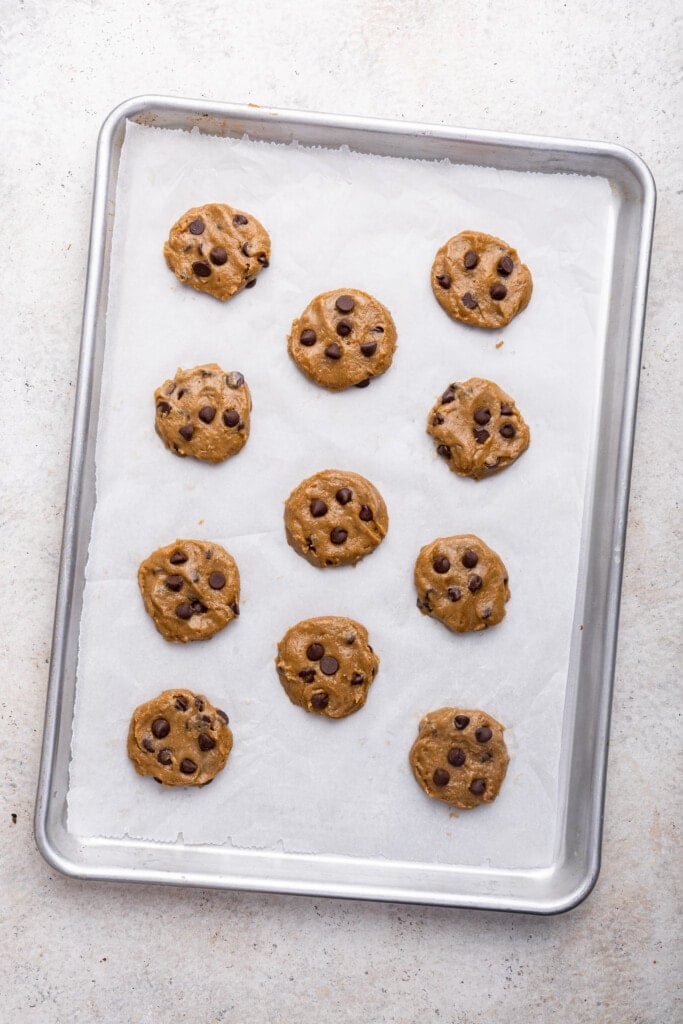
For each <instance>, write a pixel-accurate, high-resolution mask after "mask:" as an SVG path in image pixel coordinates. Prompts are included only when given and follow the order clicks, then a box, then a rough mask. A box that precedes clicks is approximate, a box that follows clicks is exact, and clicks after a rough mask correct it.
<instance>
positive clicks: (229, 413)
mask: <svg viewBox="0 0 683 1024" xmlns="http://www.w3.org/2000/svg"><path fill="white" fill-rule="evenodd" d="M239 421H240V414H239V413H238V412H237V410H236V409H226V410H225V412H224V413H223V423H225V425H226V427H236V426H237V424H238V423H239Z"/></svg>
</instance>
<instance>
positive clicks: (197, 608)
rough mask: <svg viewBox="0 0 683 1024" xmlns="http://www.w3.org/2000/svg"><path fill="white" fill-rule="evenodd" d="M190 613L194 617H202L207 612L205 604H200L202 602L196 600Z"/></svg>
mask: <svg viewBox="0 0 683 1024" xmlns="http://www.w3.org/2000/svg"><path fill="white" fill-rule="evenodd" d="M192 611H193V612H194V614H195V615H203V614H204V612H205V611H208V609H207V607H206V605H205V604H202V602H201V601H200V600H198V599H197V600H195V601H193V602H192Z"/></svg>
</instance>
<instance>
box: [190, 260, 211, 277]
mask: <svg viewBox="0 0 683 1024" xmlns="http://www.w3.org/2000/svg"><path fill="white" fill-rule="evenodd" d="M192 270H193V271H194V273H195V274H196V275H197V277H211V267H210V266H209V264H208V263H206V262H205V261H204V260H197V262H196V263H193V264H192Z"/></svg>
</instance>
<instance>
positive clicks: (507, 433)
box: [498, 423, 517, 439]
mask: <svg viewBox="0 0 683 1024" xmlns="http://www.w3.org/2000/svg"><path fill="white" fill-rule="evenodd" d="M498 433H499V434H500V436H501V437H507V438H508V439H509V438H512V437H514V436H515V434H516V433H517V431H516V430H515V428H514V426H513V425H512V423H504V424H503V426H502V427H501V428H500V430H499V431H498Z"/></svg>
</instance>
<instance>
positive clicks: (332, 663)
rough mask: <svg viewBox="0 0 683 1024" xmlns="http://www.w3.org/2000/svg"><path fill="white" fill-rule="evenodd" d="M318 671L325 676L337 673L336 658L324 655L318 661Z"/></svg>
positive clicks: (337, 664) (337, 663)
mask: <svg viewBox="0 0 683 1024" xmlns="http://www.w3.org/2000/svg"><path fill="white" fill-rule="evenodd" d="M320 671H321V672H322V673H323V674H324V675H326V676H333V675H334V674H335V672H338V671H339V662H338V661H337V659H336V658H333V657H331V655H329V654H326V655H325V657H324V658H321V659H320Z"/></svg>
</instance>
